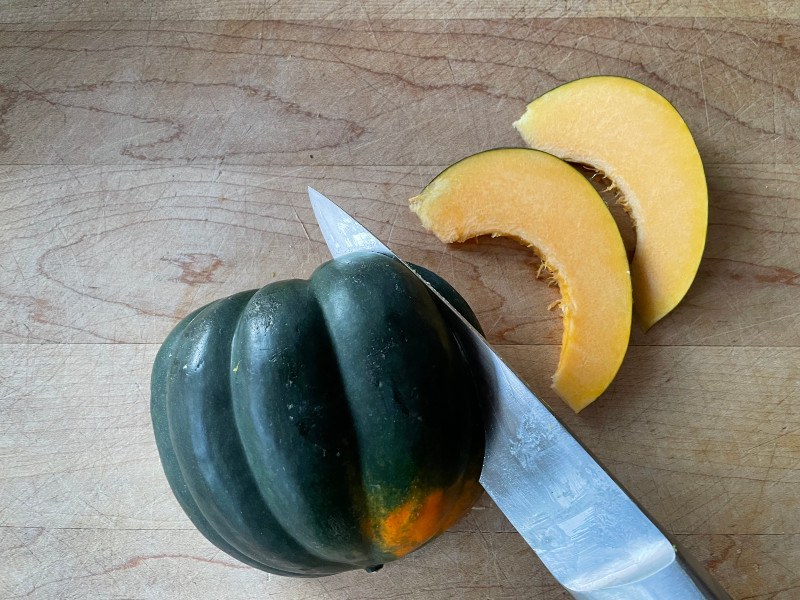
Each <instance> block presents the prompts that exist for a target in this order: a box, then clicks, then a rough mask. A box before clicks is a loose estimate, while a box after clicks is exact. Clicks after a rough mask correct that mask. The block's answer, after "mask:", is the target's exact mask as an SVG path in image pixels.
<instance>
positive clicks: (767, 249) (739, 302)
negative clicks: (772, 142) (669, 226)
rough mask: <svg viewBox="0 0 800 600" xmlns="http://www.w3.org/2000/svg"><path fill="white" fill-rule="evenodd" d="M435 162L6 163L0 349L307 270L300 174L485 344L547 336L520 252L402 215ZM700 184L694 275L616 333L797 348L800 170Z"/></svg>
mask: <svg viewBox="0 0 800 600" xmlns="http://www.w3.org/2000/svg"><path fill="white" fill-rule="evenodd" d="M442 168H443V167H294V168H291V169H286V168H282V167H278V168H272V167H270V168H267V167H251V166H220V167H219V168H210V167H203V166H199V167H197V166H184V167H167V166H158V165H147V166H144V165H129V166H115V167H112V166H92V167H78V166H72V167H69V166H64V165H62V166H41V167H35V168H31V167H6V168H5V169H2V170H0V194H2V195H3V197H4V198H6V199H7V206H6V208H5V209H4V210H2V211H0V215H2V219H0V234H2V235H3V237H4V238H5V239H6V240H7V243H6V244H4V245H3V246H2V247H0V265H2V268H3V270H2V271H0V282H1V283H2V285H0V296H1V297H3V299H4V306H5V310H4V311H2V312H0V341H4V342H10V341H23V342H37V343H38V342H42V341H48V342H95V341H108V342H148V343H157V342H161V341H162V340H163V339H164V338H165V337H166V334H167V333H168V332H169V330H170V329H171V328H172V326H174V324H175V323H176V321H177V320H178V319H180V318H182V317H183V316H185V315H186V314H188V313H189V312H191V310H193V309H195V308H198V307H200V306H202V305H204V304H206V303H208V302H211V301H212V300H215V299H217V298H220V297H223V296H226V295H228V294H232V293H235V292H237V291H240V290H243V289H251V288H257V287H261V286H263V285H266V284H268V283H269V282H271V281H274V280H277V279H285V278H291V277H303V278H304V277H308V276H309V275H310V274H311V272H312V271H313V269H314V268H316V267H317V266H318V265H319V264H320V263H321V262H323V261H325V260H327V258H328V256H329V255H328V252H327V249H326V248H325V245H324V243H323V240H322V237H321V235H320V233H319V228H318V227H317V225H316V223H315V221H314V217H313V214H312V212H311V209H310V207H309V205H308V200H307V197H306V192H305V189H306V186H307V185H309V184H313V185H315V186H317V187H319V188H320V189H322V190H323V191H324V192H326V193H328V194H329V195H330V196H331V197H332V198H336V199H337V201H339V202H341V203H342V206H343V207H344V208H345V209H346V210H349V211H350V212H351V213H352V214H353V215H355V216H356V217H357V218H359V219H361V220H362V221H363V222H364V223H365V225H367V227H369V228H371V230H372V231H374V232H375V234H376V235H378V236H379V237H380V238H381V239H383V240H385V241H387V242H388V243H389V244H390V245H391V246H392V247H393V248H394V249H395V250H396V251H397V252H399V253H400V254H401V255H402V256H403V257H404V258H406V259H408V260H411V261H415V262H417V263H418V264H421V265H423V266H426V267H429V268H432V269H434V270H436V271H438V272H440V273H441V274H442V275H443V276H445V277H447V278H448V279H449V280H450V281H452V283H453V284H454V285H456V287H457V288H458V289H459V290H460V291H461V292H462V293H463V294H464V296H465V297H466V298H467V299H468V300H469V301H470V303H471V304H472V306H473V307H474V308H475V310H476V311H477V314H478V317H479V318H480V320H481V322H482V323H483V324H484V326H485V329H486V330H487V335H488V336H489V340H490V341H491V342H493V343H500V344H558V343H560V341H561V335H562V326H561V319H560V317H559V313H558V311H548V310H547V309H546V307H547V306H548V305H549V304H550V303H552V302H553V301H554V300H556V299H557V298H558V292H557V290H555V289H551V288H548V287H547V286H546V285H545V283H544V282H543V281H537V280H536V278H535V274H536V272H537V270H538V267H539V261H538V259H537V258H536V256H535V255H534V254H533V253H532V252H531V251H530V250H528V249H526V248H524V247H522V246H520V245H518V244H516V243H514V242H511V241H508V240H499V239H495V240H492V239H490V238H481V239H479V240H477V241H473V242H468V243H465V244H460V245H452V246H446V245H443V244H441V243H440V242H439V241H438V240H437V239H436V238H435V237H434V236H433V235H432V234H430V233H428V232H426V231H425V230H424V229H423V228H422V226H421V224H420V222H419V220H418V219H417V217H416V216H415V215H413V214H412V213H411V211H410V210H409V209H408V208H407V199H408V198H410V197H412V196H414V195H415V194H417V193H418V192H419V191H420V190H421V189H422V187H423V186H424V185H425V184H426V183H427V182H428V181H429V180H430V179H431V178H432V177H434V176H435V175H436V173H438V172H439V171H440V170H441V169H442ZM708 180H709V187H710V190H711V195H710V203H711V204H710V226H709V234H708V242H707V248H706V252H705V256H704V258H703V262H702V264H701V268H700V272H699V274H698V277H697V279H696V281H695V283H694V285H693V287H692V289H691V290H690V292H689V294H688V296H687V297H686V299H685V300H684V301H683V303H682V304H681V305H680V306H679V307H678V309H677V310H676V311H674V312H673V313H672V314H671V315H669V316H668V317H667V318H666V319H665V320H664V321H663V322H662V323H660V324H659V325H657V326H656V327H654V328H653V329H652V330H651V331H650V332H648V333H647V334H646V335H645V334H643V333H642V332H641V331H639V330H638V329H636V328H634V331H633V337H632V343H633V344H634V345H725V346H775V345H778V346H798V345H800V308H799V306H798V302H797V298H798V284H800V275H799V273H800V168H798V167H795V166H780V165H779V166H773V165H747V166H735V167H733V166H721V165H720V166H714V165H712V166H710V167H709V168H708ZM617 212H618V217H619V220H620V224H621V227H623V228H625V227H627V228H628V229H630V223H629V221H628V219H627V217H626V216H625V215H624V214H622V211H620V210H618V211H617ZM120 249H124V251H120ZM120 274H124V276H121V275H120ZM76 307H79V308H80V310H76Z"/></svg>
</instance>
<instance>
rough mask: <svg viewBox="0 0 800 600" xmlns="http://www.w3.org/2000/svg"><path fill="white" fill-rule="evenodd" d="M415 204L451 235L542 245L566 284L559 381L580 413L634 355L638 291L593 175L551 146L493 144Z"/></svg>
mask: <svg viewBox="0 0 800 600" xmlns="http://www.w3.org/2000/svg"><path fill="white" fill-rule="evenodd" d="M410 204H411V209H412V210H413V211H414V212H415V213H417V215H419V217H420V219H421V220H422V224H423V225H424V226H425V227H426V228H428V229H430V230H431V231H433V233H435V234H436V236H437V237H438V238H439V239H440V240H442V241H443V242H446V243H450V242H463V241H465V240H467V239H469V238H472V237H476V236H480V235H487V234H491V235H495V236H497V235H501V236H507V237H511V238H515V239H517V240H518V241H520V242H522V243H524V244H527V245H528V246H530V247H532V248H533V249H534V251H535V252H536V253H537V254H538V255H539V257H540V258H541V259H542V261H543V262H544V264H545V265H546V266H547V268H548V269H549V270H550V271H551V272H552V273H553V275H554V277H555V279H556V281H557V282H558V284H559V288H560V291H561V311H562V313H563V316H564V334H563V339H562V345H561V355H560V357H559V363H558V368H557V369H556V372H555V374H554V375H553V388H554V389H555V391H556V393H558V395H559V396H560V397H561V398H562V399H563V400H564V401H565V402H566V403H567V404H569V406H571V407H572V408H573V410H575V411H576V412H577V411H580V410H581V409H583V408H584V407H585V406H587V405H588V404H589V403H590V402H592V401H593V400H595V399H596V398H597V397H598V396H599V395H600V394H601V393H602V392H603V390H605V389H606V387H607V386H608V385H609V384H610V383H611V380H612V379H613V378H614V376H615V375H616V373H617V370H618V369H619V367H620V364H621V363H622V359H623V357H624V356H625V351H626V349H627V347H628V340H629V337H630V328H631V303H632V298H631V280H630V275H629V265H628V259H627V255H626V253H625V248H624V246H623V243H622V237H621V236H620V233H619V230H618V229H617V226H616V223H615V222H614V219H613V217H612V216H611V213H610V212H609V210H608V208H607V207H606V205H605V203H604V202H603V200H602V199H601V198H600V196H599V194H598V193H597V192H596V191H595V189H594V188H593V187H592V185H591V184H590V183H589V182H588V181H587V180H586V178H585V177H583V176H582V175H581V174H580V173H578V171H576V170H575V169H574V168H572V167H571V166H570V165H568V164H567V163H565V162H564V161H562V160H559V159H558V158H556V157H554V156H551V155H550V154H546V153H544V152H539V151H536V150H528V149H525V148H505V149H497V150H489V151H486V152H481V153H479V154H475V155H473V156H470V157H468V158H466V159H464V160H462V161H460V162H458V163H456V164H454V165H452V166H451V167H449V168H448V169H446V170H445V171H443V172H442V173H441V174H439V175H438V176H437V177H436V179H434V180H433V181H432V182H431V183H430V184H429V185H428V186H427V187H426V188H425V189H424V190H423V191H422V193H420V194H419V195H418V196H416V197H414V198H412V199H411V200H410Z"/></svg>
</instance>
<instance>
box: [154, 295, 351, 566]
mask: <svg viewBox="0 0 800 600" xmlns="http://www.w3.org/2000/svg"><path fill="white" fill-rule="evenodd" d="M252 295H253V294H251V293H249V292H246V293H241V294H236V295H234V296H231V297H228V298H225V299H223V300H220V301H217V302H214V303H212V304H211V305H209V306H208V307H207V308H206V309H205V310H204V311H203V313H201V314H200V315H198V317H199V318H195V319H194V321H193V323H192V326H190V327H187V328H186V329H185V330H184V331H183V335H182V336H181V338H182V340H181V341H183V342H184V343H186V344H190V345H191V347H190V351H189V352H186V353H185V354H184V356H186V357H188V361H187V362H186V364H184V365H182V366H181V365H180V362H177V363H173V365H172V368H171V369H170V375H171V376H172V377H171V387H172V386H178V388H179V390H180V392H179V393H178V390H175V389H170V394H169V397H170V398H172V399H173V400H174V399H178V401H174V402H169V403H168V406H167V413H168V420H169V424H170V433H171V438H172V444H173V447H174V448H175V449H176V450H177V452H176V455H177V458H178V463H179V465H180V469H181V472H182V474H183V476H184V478H185V480H186V481H187V484H188V489H189V491H190V493H191V494H192V496H193V498H194V500H195V502H196V503H197V505H198V508H199V509H200V511H201V512H202V513H203V516H204V517H205V518H206V520H207V521H208V522H209V524H211V526H212V527H213V528H214V530H215V531H216V532H217V534H218V535H219V536H220V537H222V538H223V539H224V540H225V541H226V542H227V543H229V544H230V545H232V546H234V547H235V548H236V549H237V550H238V551H239V552H240V553H241V554H244V555H245V556H248V557H250V558H251V559H252V560H254V561H256V562H258V563H261V564H264V565H266V566H267V567H268V570H275V569H277V570H280V571H284V572H290V573H291V572H293V571H294V572H295V574H301V573H302V572H303V571H305V570H306V569H308V570H309V571H312V572H314V573H320V574H329V573H334V572H338V571H341V570H342V569H341V568H332V566H331V565H330V564H328V563H324V562H322V561H319V560H317V559H316V557H313V556H312V555H310V554H309V553H307V552H306V551H305V549H303V548H302V547H300V546H299V545H297V544H296V543H295V542H294V540H292V539H291V537H289V536H286V537H284V538H282V539H281V538H280V537H279V536H277V535H275V533H276V530H277V531H280V528H278V527H277V525H278V522H277V520H276V519H275V518H274V515H272V513H271V512H270V511H269V508H268V507H267V506H266V505H265V504H264V503H263V502H259V500H260V494H258V492H257V489H256V488H255V483H254V482H253V479H252V473H251V472H250V471H249V469H241V468H237V465H241V464H243V463H245V462H246V461H245V459H244V456H243V449H242V445H241V440H240V438H239V436H238V435H237V433H238V432H237V431H236V428H235V425H234V424H233V413H232V410H233V409H232V406H231V394H230V382H229V375H228V373H229V369H227V368H223V369H221V370H220V369H219V368H218V367H219V365H220V364H223V365H224V364H228V363H229V362H230V351H231V345H230V342H231V338H232V336H233V333H234V330H235V325H236V323H237V320H238V316H239V315H240V314H241V311H242V309H243V307H244V305H245V304H246V301H249V299H250V297H251V296H252ZM243 300H245V301H244V302H243ZM192 350H194V351H192ZM198 350H200V352H198ZM184 360H187V359H184ZM192 361H194V364H191V363H192ZM190 411H191V412H190ZM198 415H199V416H198ZM232 433H233V434H234V435H231V434H232ZM268 525H273V527H269V526H268ZM267 532H269V533H267ZM287 557H291V558H287ZM298 563H299V564H303V565H307V566H306V567H305V568H302V569H295V568H294V567H295V565H297V564H298Z"/></svg>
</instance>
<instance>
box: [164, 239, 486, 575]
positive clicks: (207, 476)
mask: <svg viewBox="0 0 800 600" xmlns="http://www.w3.org/2000/svg"><path fill="white" fill-rule="evenodd" d="M416 269H418V270H419V272H420V274H421V275H423V276H424V277H425V278H426V279H427V280H428V281H429V282H430V283H431V284H432V285H434V287H435V288H436V289H437V290H438V291H439V292H440V293H442V294H443V295H444V296H445V297H446V298H447V299H448V300H449V301H450V302H451V303H452V304H453V305H454V306H456V307H457V308H458V309H459V310H460V311H461V312H462V314H464V316H465V317H466V318H467V319H469V320H470V321H471V322H472V324H473V325H474V326H476V328H479V324H478V322H477V319H476V318H475V315H474V314H473V313H472V311H471V310H470V309H469V307H468V305H467V304H466V302H465V301H464V300H463V299H462V298H461V297H460V296H459V295H458V294H457V293H456V292H455V290H453V288H451V287H450V286H449V285H448V284H447V283H446V282H445V281H444V280H442V279H441V278H439V277H438V276H436V275H435V274H433V273H431V272H430V271H427V270H425V269H422V268H421V267H416ZM439 306H440V305H439V304H438V303H437V302H436V301H435V300H434V297H433V294H432V293H431V292H430V291H429V290H428V288H427V287H426V286H425V285H424V284H423V283H422V282H421V281H419V280H418V279H417V278H416V277H414V275H413V274H411V273H410V272H408V270H407V269H405V268H404V267H403V266H402V265H401V264H400V263H399V261H396V260H394V259H392V258H389V257H386V256H383V255H380V254H372V253H357V254H350V255H347V256H344V257H341V258H339V259H336V260H333V261H330V262H327V263H325V264H323V265H322V266H320V267H319V268H318V269H317V270H316V271H315V272H314V273H313V274H312V276H311V277H310V279H309V280H289V281H281V282H276V283H272V284H270V285H267V286H266V287H263V288H261V289H260V290H250V291H247V292H242V293H239V294H235V295H233V296H230V297H228V298H224V299H221V300H218V301H216V302H213V303H211V304H209V305H208V306H205V307H203V308H201V309H199V310H197V311H195V312H193V313H192V314H190V315H189V316H187V317H186V318H185V319H184V320H183V321H181V322H180V323H179V324H178V325H177V326H176V327H175V329H174V330H173V331H172V332H171V333H170V335H169V337H168V338H167V339H166V341H165V342H164V344H163V346H162V347H161V349H160V350H159V352H158V355H157V357H156V360H155V364H154V367H153V373H152V387H151V416H152V421H153V427H154V430H155V437H156V442H157V446H158V451H159V454H160V457H161V461H162V465H163V468H164V471H165V473H166V476H167V479H168V481H169V484H170V486H171V487H172V490H173V492H174V493H175V496H176V497H177V499H178V501H179V503H180V504H181V506H182V507H183V509H184V511H185V512H186V513H187V515H188V516H189V518H190V519H191V520H192V521H193V523H194V524H195V526H196V527H197V528H198V529H199V530H200V532H201V533H203V534H204V535H205V536H206V538H208V539H209V540H210V541H211V542H212V543H214V544H215V545H216V546H217V547H219V548H220V549H222V550H224V551H225V552H227V553H228V554H230V555H231V556H233V557H235V558H237V559H238V560H240V561H242V562H244V563H246V564H248V565H251V566H253V567H256V568H259V569H262V570H265V571H269V572H272V573H276V574H279V575H288V576H307V577H312V576H322V575H329V574H333V573H338V572H341V571H346V570H350V569H357V568H366V569H367V570H374V569H375V568H377V567H378V566H380V565H381V564H383V563H385V562H387V561H391V560H394V559H397V558H399V557H401V556H403V555H405V554H407V553H408V552H410V551H412V550H414V549H415V548H418V547H419V546H421V545H422V544H424V543H426V542H428V541H429V540H431V539H432V538H434V537H435V536H437V535H438V534H440V533H442V532H443V531H444V530H445V529H447V528H448V527H449V526H450V525H452V524H453V523H454V522H455V521H456V520H457V519H459V518H460V517H461V516H462V515H464V514H465V513H466V511H468V510H469V508H470V507H471V506H472V504H473V502H474V501H475V499H476V498H477V497H478V495H479V494H480V493H481V488H480V485H479V483H478V477H479V475H480V470H481V466H482V460H483V449H484V430H483V424H482V419H481V415H480V409H479V406H478V400H479V389H480V385H481V384H480V379H481V378H480V374H478V373H476V372H475V371H473V368H472V366H471V364H470V361H469V360H468V358H467V356H466V355H465V354H464V353H463V352H462V349H461V344H460V343H459V341H458V339H457V338H456V337H455V334H454V333H453V332H452V331H451V330H450V329H449V328H448V327H447V325H446V324H445V319H444V317H443V315H442V313H441V312H440V310H445V309H444V308H441V309H440V308H439Z"/></svg>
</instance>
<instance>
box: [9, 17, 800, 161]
mask: <svg viewBox="0 0 800 600" xmlns="http://www.w3.org/2000/svg"><path fill="white" fill-rule="evenodd" d="M0 52H2V53H3V54H4V56H5V57H6V60H5V62H4V65H3V68H2V71H0V118H2V121H1V122H0V163H6V164H70V165H72V164H136V163H160V164H198V163H211V164H217V163H223V162H224V163H225V164H270V165H286V166H297V165H449V164H451V163H453V162H455V161H456V160H458V159H460V158H463V157H464V156H467V155H469V154H472V153H475V152H479V151H481V150H486V149H488V148H492V147H498V146H516V145H521V143H522V142H521V138H520V137H519V136H518V135H517V133H516V131H515V130H514V129H513V128H512V126H511V123H512V122H513V121H514V120H516V119H517V118H519V116H520V115H521V114H522V113H523V111H524V108H525V105H526V104H527V102H529V101H531V100H532V99H533V98H535V97H537V96H538V95H540V94H542V93H543V92H545V91H547V90H549V89H551V88H553V87H555V86H557V85H559V84H560V83H563V82H565V81H569V80H572V79H575V78H578V77H582V76H587V75H594V74H597V73H604V74H614V75H623V76H628V77H633V78H636V79H638V80H640V81H642V82H643V83H645V84H647V85H650V86H652V87H653V88H654V89H656V90H657V91H659V92H660V93H662V94H663V95H664V96H666V97H667V98H669V99H670V101H671V102H673V103H674V104H675V106H676V108H677V109H678V110H679V111H680V112H681V114H682V115H683V116H684V117H685V119H686V121H687V123H688V124H689V127H690V128H691V130H692V131H693V132H694V133H695V136H696V140H697V143H698V147H699V149H700V152H701V155H702V157H703V159H704V160H705V162H706V163H725V164H730V163H755V164H763V163H769V164H797V163H798V162H800V141H799V140H798V123H800V98H798V96H797V90H798V89H799V88H800V69H792V68H784V67H783V65H792V64H797V63H798V62H799V61H800V27H799V26H798V24H797V22H777V21H745V20H731V19H718V18H717V19H705V18H696V19H666V20H665V19H635V18H634V19H627V18H626V19H620V18H617V19H531V20H519V19H514V20H458V21H453V22H450V21H431V20H403V21H347V22H344V23H343V22H328V21H321V22H315V21H309V22H299V23H294V22H293V23H287V22H282V21H277V22H268V23H265V22H263V21H234V22H231V21H219V22H217V21H210V22H184V21H178V22H165V23H157V24H154V23H151V22H149V21H148V22H128V21H122V22H109V23H63V24H55V25H53V26H47V27H36V26H33V25H19V26H15V25H7V26H4V27H3V28H2V30H1V31H0ZM654 167H655V166H654Z"/></svg>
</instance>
